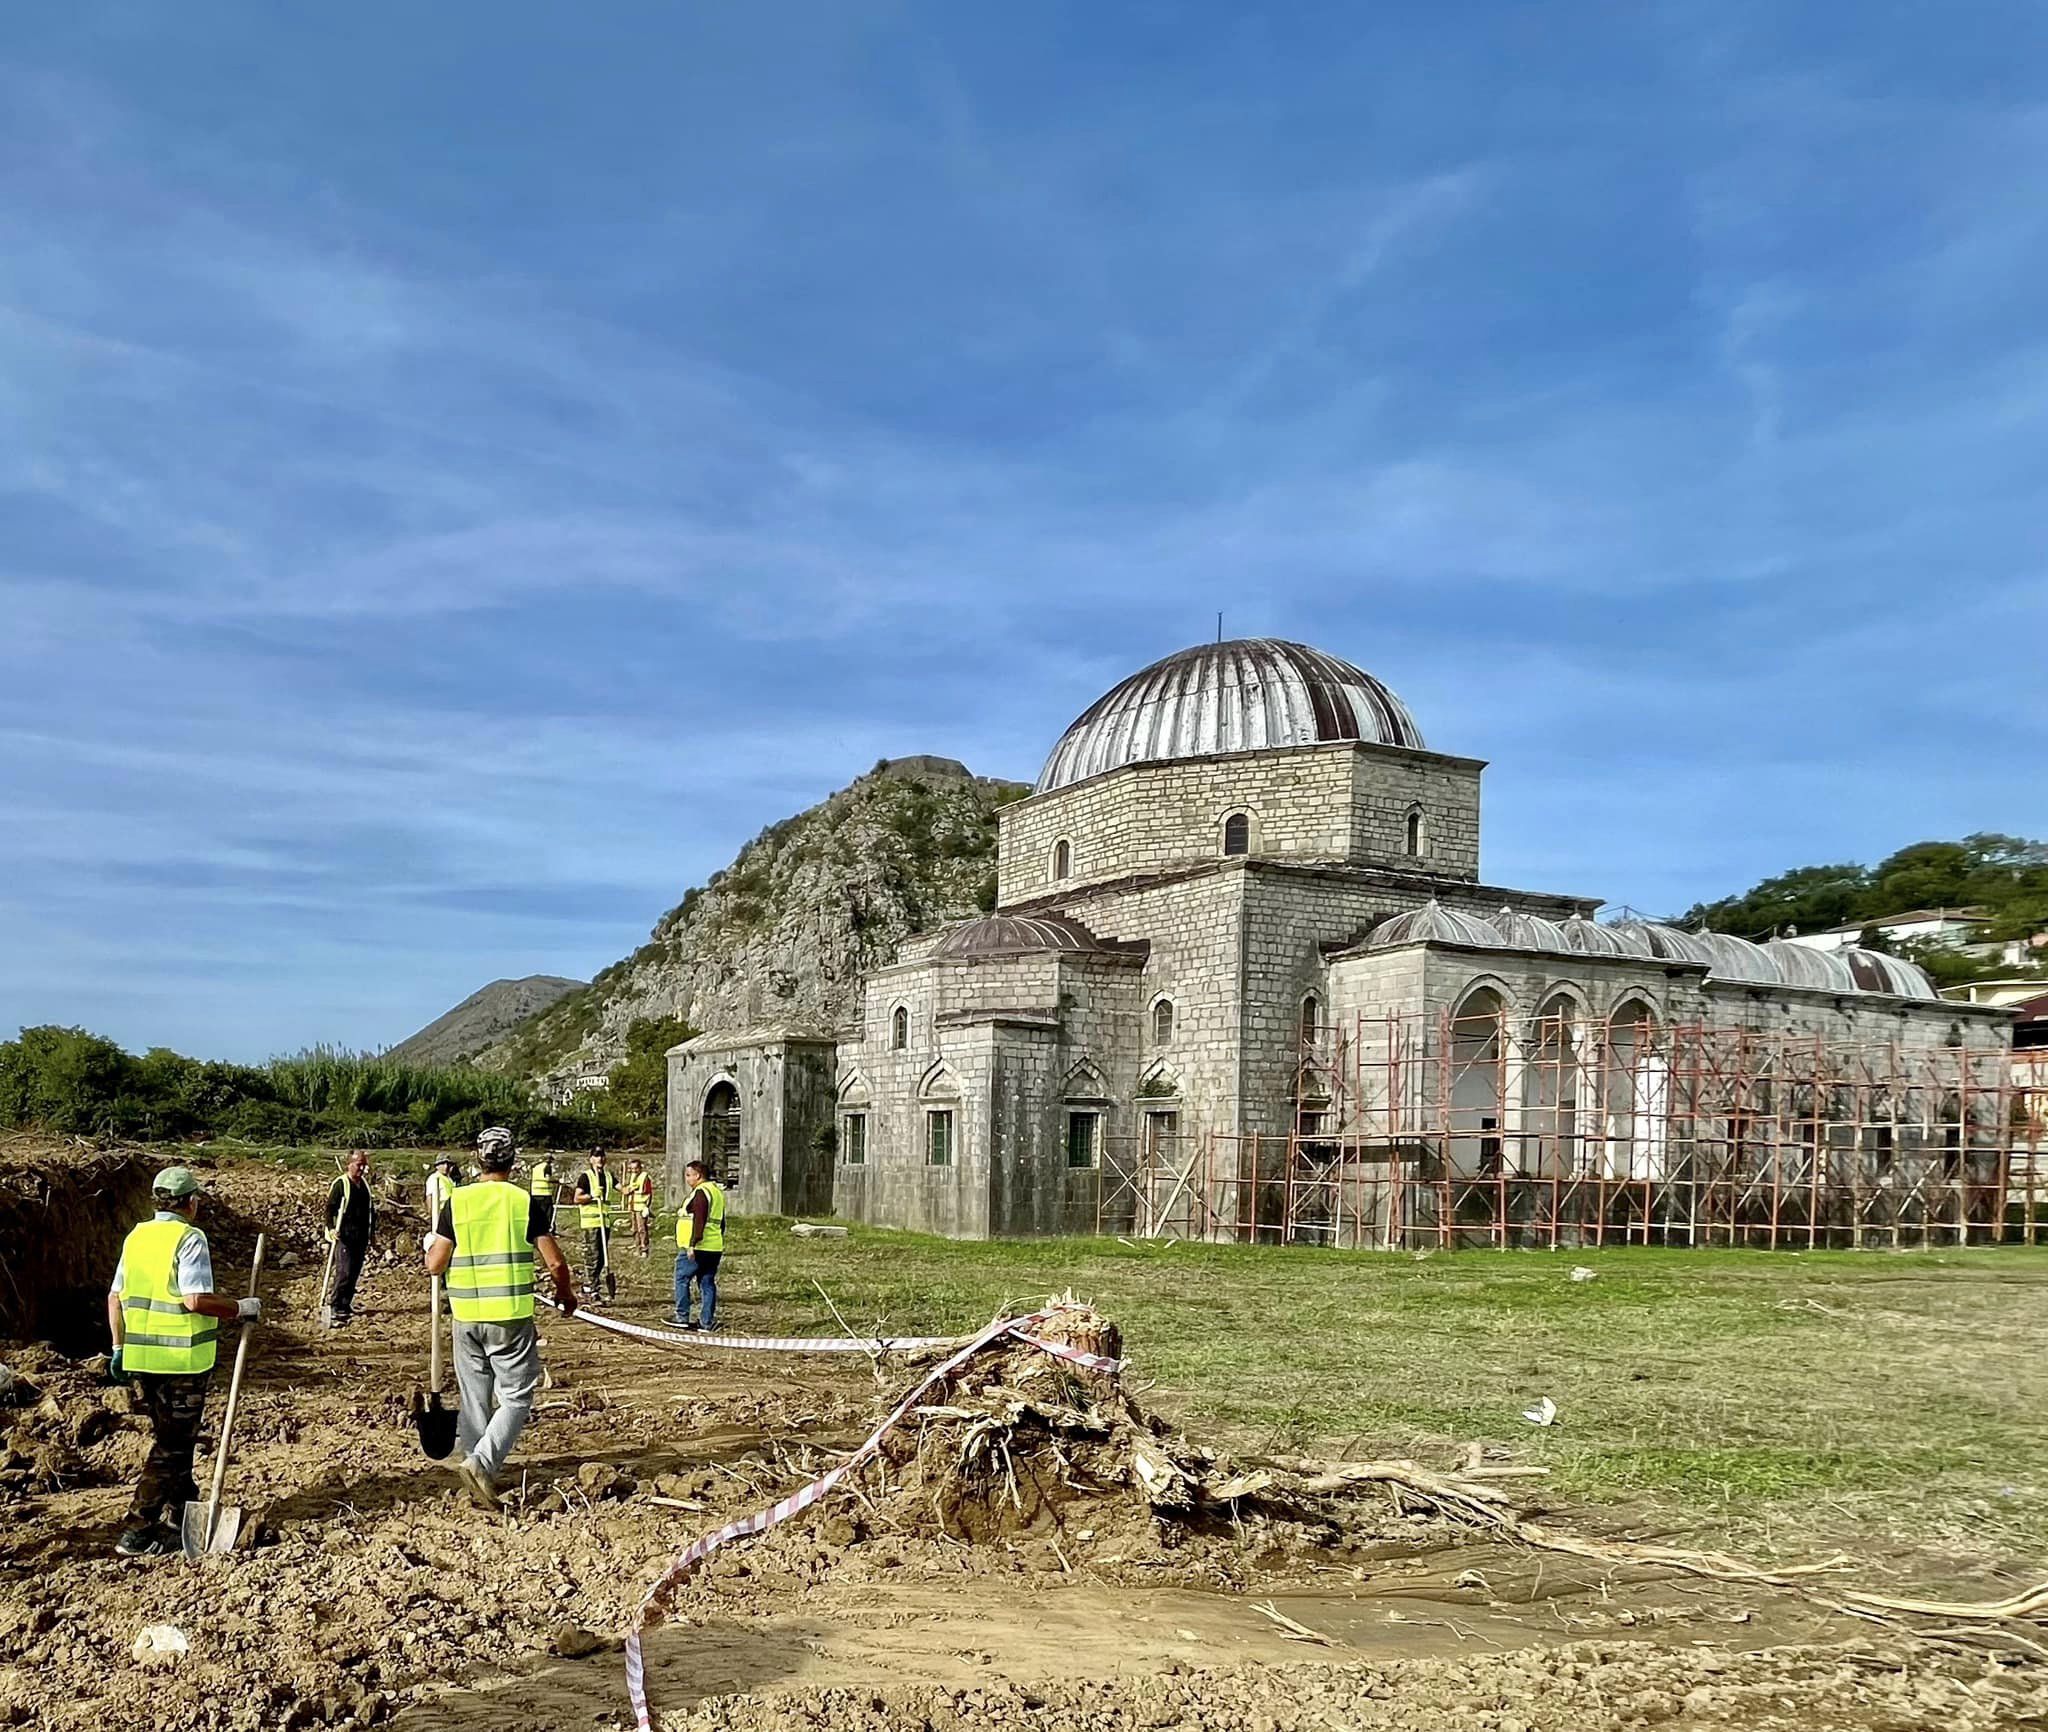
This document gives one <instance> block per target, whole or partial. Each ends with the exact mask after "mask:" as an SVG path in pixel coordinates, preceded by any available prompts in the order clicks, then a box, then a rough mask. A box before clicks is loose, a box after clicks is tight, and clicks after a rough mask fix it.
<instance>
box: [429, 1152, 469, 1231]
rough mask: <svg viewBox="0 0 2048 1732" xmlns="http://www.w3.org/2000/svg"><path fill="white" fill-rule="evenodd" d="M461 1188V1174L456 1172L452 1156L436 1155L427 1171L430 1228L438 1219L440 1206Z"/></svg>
mask: <svg viewBox="0 0 2048 1732" xmlns="http://www.w3.org/2000/svg"><path fill="white" fill-rule="evenodd" d="M461 1188H462V1174H461V1173H460V1172H458V1171H457V1170H456V1166H455V1157H454V1156H453V1155H447V1154H442V1155H436V1156H435V1157H434V1164H433V1166H432V1167H431V1168H429V1169H428V1171H427V1223H428V1225H429V1226H431V1225H432V1224H433V1223H434V1222H435V1221H437V1220H439V1219H440V1215H441V1208H442V1205H443V1204H445V1203H446V1202H447V1201H448V1199H449V1198H450V1197H452V1196H454V1195H455V1193H456V1192H457V1191H459V1190H460V1189H461Z"/></svg>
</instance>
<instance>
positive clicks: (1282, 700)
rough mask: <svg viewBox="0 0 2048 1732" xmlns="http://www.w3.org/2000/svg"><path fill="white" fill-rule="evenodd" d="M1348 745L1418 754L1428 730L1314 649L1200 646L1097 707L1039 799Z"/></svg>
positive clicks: (1253, 643)
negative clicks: (1112, 781) (1097, 782)
mask: <svg viewBox="0 0 2048 1732" xmlns="http://www.w3.org/2000/svg"><path fill="white" fill-rule="evenodd" d="M1342 740H1363V741H1365V742H1367V743H1369V744H1374V745H1382V746H1413V747H1416V748H1418V749H1419V748H1421V746H1422V731H1421V729H1419V728H1417V727H1416V725H1415V718H1414V717H1413V716H1411V715H1409V713H1408V711H1407V708H1406V707H1405V706H1404V705H1403V704H1402V702H1401V700H1400V699H1399V698H1397V697H1395V696H1394V694H1393V693H1392V692H1390V691H1388V690H1387V688H1386V687H1385V686H1383V685H1381V684H1380V682H1379V681H1378V680H1376V679H1374V678H1373V677H1372V675H1371V674H1369V673H1366V672H1365V671H1364V670H1362V669H1360V668H1355V667H1353V666H1352V665H1351V664H1350V663H1349V662H1347V661H1339V660H1338V659H1337V657H1335V656H1332V655H1325V654H1324V653H1323V652H1322V651H1321V650H1318V649H1311V648H1309V646H1308V645H1307V644H1299V643H1289V642H1287V641H1286V640H1285V639H1283V638H1272V637H1248V638H1237V639H1234V640H1232V641H1231V642H1229V643H1205V644H1197V645H1196V646H1195V647H1194V648H1193V649H1184V650H1182V651H1181V652H1180V653H1179V654H1178V655H1170V656H1168V657H1167V658H1166V659H1165V660H1164V661H1158V662H1154V663H1153V664H1152V665H1151V666H1150V667H1149V668H1146V669H1144V670H1143V671H1142V672H1140V673H1135V674H1133V675H1131V677H1130V678H1129V679H1127V680H1125V681H1124V682H1123V683H1122V684H1121V685H1119V686H1116V687H1114V688H1113V689H1112V690H1110V691H1108V692H1105V693H1104V694H1103V695H1102V696H1101V697H1099V698H1097V699H1096V700H1095V702H1094V703H1092V704H1090V705H1089V706H1088V708H1087V709H1086V710H1085V711H1084V712H1083V713H1082V715H1081V717H1080V719H1079V720H1078V721H1076V722H1075V723H1074V725H1073V726H1072V727H1070V728H1069V729H1068V730H1067V731H1066V732H1065V733H1064V734H1062V735H1061V736H1060V743H1059V744H1058V745H1056V746H1055V747H1053V749H1052V756H1051V757H1049V758H1047V759H1046V761H1045V769H1044V771H1043V772H1042V773H1041V774H1040V776H1039V778H1038V791H1039V792H1040V793H1041V794H1043V793H1046V792H1047V791H1048V790H1050V789H1053V788H1064V787H1066V786H1068V785H1069V784H1070V783H1073V782H1080V781H1085V780H1086V779H1087V778H1088V777H1090V776H1099V775H1102V774H1103V773H1104V772H1105V771H1108V770H1117V769H1121V768H1122V767H1123V766H1124V765H1126V764H1144V763H1158V762H1164V761H1167V760H1170V759H1174V758H1208V757H1214V756H1216V755H1218V754H1219V753H1223V752H1250V751H1258V750H1261V749H1264V748H1268V747H1284V746H1314V745H1322V744H1326V743H1332V742H1337V741H1342Z"/></svg>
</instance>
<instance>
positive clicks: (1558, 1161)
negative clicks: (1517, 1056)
mask: <svg viewBox="0 0 2048 1732" xmlns="http://www.w3.org/2000/svg"><path fill="white" fill-rule="evenodd" d="M1598 1033H1599V1025H1598V1019H1597V1018H1595V1017H1594V1015H1593V1010H1592V1004H1591V1002H1590V1000H1589V999H1588V998H1587V995H1586V992H1585V989H1584V988H1582V987H1580V986H1578V985H1577V984H1576V983H1574V982H1572V981H1569V980H1558V981H1552V982H1551V983H1550V985H1548V986H1547V987H1545V988H1544V991H1543V997H1542V1000H1541V1002H1540V1003H1539V1004H1538V1005H1537V1007H1536V1014H1535V1016H1534V1017H1533V1018H1531V1019H1530V1023H1529V1035H1528V1039H1527V1041H1526V1042H1525V1043H1524V1052H1525V1057H1524V1060H1523V1064H1524V1069H1523V1075H1522V1087H1521V1091H1520V1092H1521V1098H1522V1101H1523V1120H1522V1126H1521V1137H1520V1139H1519V1142H1520V1146H1519V1148H1518V1150H1517V1151H1516V1170H1517V1171H1520V1172H1526V1173H1534V1174H1536V1175H1537V1176H1538V1177H1541V1178H1555V1177H1560V1176H1563V1177H1576V1176H1579V1175H1581V1174H1582V1173H1583V1172H1584V1171H1585V1168H1584V1163H1583V1158H1582V1157H1583V1139H1582V1137H1581V1135H1580V1130H1581V1126H1580V1118H1579V1103H1580V1101H1581V1099H1582V1098H1583V1096H1584V1095H1585V1094H1586V1092H1587V1081H1586V1074H1585V1066H1586V1049H1587V1045H1588V1042H1589V1041H1591V1042H1594V1043H1596V1044H1597V1041H1598Z"/></svg>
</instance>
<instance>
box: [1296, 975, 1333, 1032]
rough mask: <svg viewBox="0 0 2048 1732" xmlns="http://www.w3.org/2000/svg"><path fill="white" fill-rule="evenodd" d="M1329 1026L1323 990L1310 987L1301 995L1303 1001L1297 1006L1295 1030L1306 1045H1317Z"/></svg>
mask: <svg viewBox="0 0 2048 1732" xmlns="http://www.w3.org/2000/svg"><path fill="white" fill-rule="evenodd" d="M1328 1027H1329V1013H1328V1010H1327V1009H1326V1007H1325V1006H1324V1004H1323V995H1322V992H1321V991H1320V990H1319V989H1318V988H1316V987H1313V986H1312V987H1310V988H1309V989H1308V991H1306V992H1304V993H1303V994H1302V995H1301V1002H1300V1004H1298V1005H1297V1006H1296V1007H1295V1019H1294V1032H1295V1033H1296V1035H1297V1036H1299V1037H1300V1040H1301V1044H1302V1045H1303V1046H1304V1047H1311V1046H1314V1045H1316V1043H1317V1042H1319V1041H1320V1040H1321V1039H1322V1038H1323V1034H1324V1032H1325V1031H1326V1030H1327V1029H1328Z"/></svg>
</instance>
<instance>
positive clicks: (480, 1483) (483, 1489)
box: [455, 1455, 503, 1511]
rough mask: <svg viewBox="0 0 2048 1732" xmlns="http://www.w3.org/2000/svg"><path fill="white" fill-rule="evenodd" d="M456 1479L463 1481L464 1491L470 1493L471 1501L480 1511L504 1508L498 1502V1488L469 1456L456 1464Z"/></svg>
mask: <svg viewBox="0 0 2048 1732" xmlns="http://www.w3.org/2000/svg"><path fill="white" fill-rule="evenodd" d="M455 1477H456V1478H457V1479H459V1480H461V1481H462V1489H463V1490H464V1491H466V1492H468V1493H469V1501H470V1502H471V1503H473V1504H475V1505H476V1507H477V1508H478V1509H482V1510H492V1511H496V1510H498V1509H500V1508H502V1507H503V1506H502V1505H501V1504H500V1503H499V1502H498V1488H497V1487H496V1486H494V1485H492V1484H491V1482H490V1481H489V1480H488V1479H486V1478H485V1477H484V1473H483V1469H482V1468H480V1467H478V1466H477V1465H476V1463H475V1462H473V1461H471V1460H470V1459H469V1457H468V1456H466V1455H465V1456H464V1457H463V1458H462V1459H461V1460H460V1461H458V1462H457V1463H456V1464H455Z"/></svg>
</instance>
